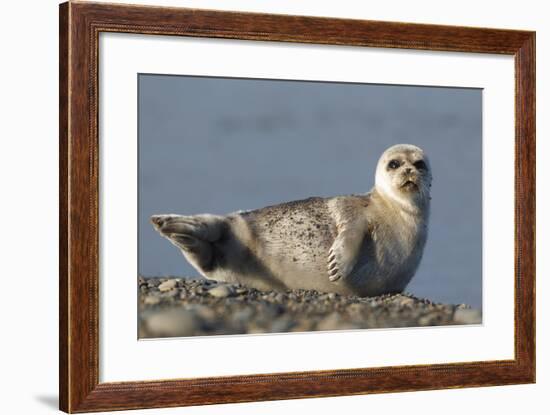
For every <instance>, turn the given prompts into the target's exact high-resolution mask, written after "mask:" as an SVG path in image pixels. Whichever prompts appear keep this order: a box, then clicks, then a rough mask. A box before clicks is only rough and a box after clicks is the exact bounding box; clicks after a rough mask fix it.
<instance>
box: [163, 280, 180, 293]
mask: <svg viewBox="0 0 550 415" xmlns="http://www.w3.org/2000/svg"><path fill="white" fill-rule="evenodd" d="M177 285H178V282H177V281H176V280H168V281H164V282H163V283H162V284H160V285H159V286H158V289H159V291H162V292H164V291H170V290H171V289H172V288H176V286H177Z"/></svg>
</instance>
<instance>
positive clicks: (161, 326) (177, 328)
mask: <svg viewBox="0 0 550 415" xmlns="http://www.w3.org/2000/svg"><path fill="white" fill-rule="evenodd" d="M196 326H197V319H196V318H195V316H194V315H193V314H191V313H189V312H188V311H185V310H182V309H169V310H161V311H158V312H156V313H154V314H152V315H151V316H149V318H147V320H146V321H145V323H144V330H145V331H147V333H148V334H149V335H150V337H184V336H191V335H193V334H194V332H195V328H196Z"/></svg>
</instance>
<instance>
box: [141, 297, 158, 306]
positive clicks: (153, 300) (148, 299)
mask: <svg viewBox="0 0 550 415" xmlns="http://www.w3.org/2000/svg"><path fill="white" fill-rule="evenodd" d="M143 302H144V303H145V304H147V305H156V304H158V303H160V298H158V297H156V296H154V295H148V296H147V297H145V300H143Z"/></svg>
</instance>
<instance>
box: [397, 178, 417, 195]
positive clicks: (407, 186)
mask: <svg viewBox="0 0 550 415" xmlns="http://www.w3.org/2000/svg"><path fill="white" fill-rule="evenodd" d="M401 189H403V190H406V191H409V192H415V191H417V190H418V184H416V182H414V181H413V180H411V179H409V180H406V181H405V182H404V183H403V184H402V185H401Z"/></svg>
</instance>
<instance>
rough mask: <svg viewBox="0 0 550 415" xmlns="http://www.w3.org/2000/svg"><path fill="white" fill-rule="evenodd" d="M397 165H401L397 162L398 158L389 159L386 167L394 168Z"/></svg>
mask: <svg viewBox="0 0 550 415" xmlns="http://www.w3.org/2000/svg"><path fill="white" fill-rule="evenodd" d="M399 166H401V163H400V162H399V160H391V161H390V162H389V163H388V168H389V169H391V170H395V169H396V168H398V167H399Z"/></svg>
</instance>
